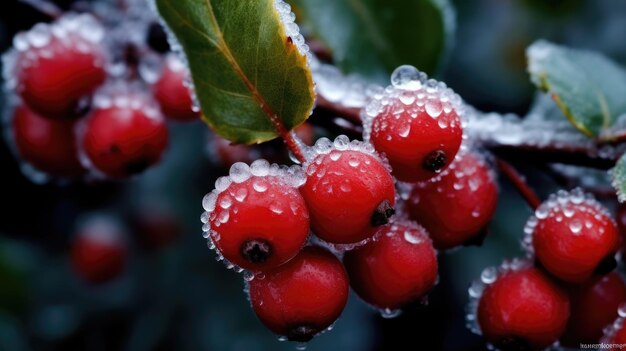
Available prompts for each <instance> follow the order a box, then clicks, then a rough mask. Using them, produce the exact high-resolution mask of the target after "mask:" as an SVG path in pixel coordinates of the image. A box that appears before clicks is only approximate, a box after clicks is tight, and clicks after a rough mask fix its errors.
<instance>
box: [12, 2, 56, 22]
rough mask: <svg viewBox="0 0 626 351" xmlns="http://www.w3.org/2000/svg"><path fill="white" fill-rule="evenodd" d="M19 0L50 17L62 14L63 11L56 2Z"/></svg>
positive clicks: (53, 17) (54, 17)
mask: <svg viewBox="0 0 626 351" xmlns="http://www.w3.org/2000/svg"><path fill="white" fill-rule="evenodd" d="M19 1H21V2H22V3H24V4H26V5H29V6H30V7H32V8H34V9H35V10H37V11H39V12H40V13H42V14H44V15H46V16H48V17H50V18H52V19H56V18H59V17H60V16H61V15H62V14H63V11H61V9H60V8H59V7H58V6H57V5H56V4H54V3H53V2H50V1H47V0H19Z"/></svg>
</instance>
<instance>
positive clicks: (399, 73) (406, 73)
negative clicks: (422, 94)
mask: <svg viewBox="0 0 626 351" xmlns="http://www.w3.org/2000/svg"><path fill="white" fill-rule="evenodd" d="M422 79H423V77H422V75H421V74H420V71H419V70H418V69H417V68H415V67H413V66H410V65H402V66H400V67H398V68H396V69H395V70H394V71H393V73H392V74H391V84H392V85H393V86H395V87H397V88H402V89H406V90H419V89H420V88H421V87H422Z"/></svg>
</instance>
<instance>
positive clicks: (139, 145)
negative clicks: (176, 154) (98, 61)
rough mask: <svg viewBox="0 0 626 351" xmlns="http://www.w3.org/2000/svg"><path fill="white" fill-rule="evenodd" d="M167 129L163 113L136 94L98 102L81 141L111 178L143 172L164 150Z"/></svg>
mask: <svg viewBox="0 0 626 351" xmlns="http://www.w3.org/2000/svg"><path fill="white" fill-rule="evenodd" d="M167 142H168V131H167V126H166V124H165V120H164V119H163V117H162V116H161V114H160V112H159V111H158V110H157V109H155V108H154V107H153V106H151V104H150V103H149V102H147V101H146V100H145V99H144V98H142V97H140V96H138V95H137V94H129V95H126V94H124V95H116V96H114V97H112V98H111V99H110V100H107V102H106V104H104V103H103V104H102V105H97V106H96V107H95V109H94V110H93V112H92V113H91V114H90V115H89V117H88V118H87V119H86V120H85V121H84V125H82V133H81V139H80V143H81V146H82V148H83V151H84V154H85V156H86V157H87V159H88V160H89V163H90V164H91V165H92V166H93V167H94V168H95V169H96V170H97V171H99V172H101V173H103V174H104V175H106V176H109V177H112V178H124V177H128V176H132V175H135V174H138V173H141V172H143V171H144V170H146V169H147V168H148V167H150V166H152V165H154V164H155V163H157V162H158V161H159V160H160V159H161V156H162V154H163V152H164V151H165V148H166V146H167Z"/></svg>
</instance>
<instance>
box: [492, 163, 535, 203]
mask: <svg viewBox="0 0 626 351" xmlns="http://www.w3.org/2000/svg"><path fill="white" fill-rule="evenodd" d="M496 165H497V166H498V169H499V170H500V173H502V174H503V175H504V176H505V177H506V178H507V179H508V180H509V182H511V184H512V185H513V186H514V187H515V188H516V189H517V191H518V192H519V193H520V195H522V197H523V198H524V200H526V202H527V203H528V205H529V206H530V208H531V209H532V210H533V211H534V210H536V209H537V208H538V207H539V205H541V199H539V196H537V194H536V193H535V191H534V190H533V189H531V188H530V186H528V183H526V180H525V179H524V177H523V176H522V175H521V174H519V173H518V172H517V170H516V169H515V168H514V167H513V166H512V165H511V164H510V163H508V162H506V161H504V160H502V159H500V158H498V159H496Z"/></svg>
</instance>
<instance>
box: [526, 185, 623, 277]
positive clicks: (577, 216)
mask: <svg viewBox="0 0 626 351" xmlns="http://www.w3.org/2000/svg"><path fill="white" fill-rule="evenodd" d="M525 231H526V233H527V234H528V236H527V238H526V239H525V244H526V249H528V250H529V251H534V253H535V256H536V258H537V260H538V261H539V262H540V263H541V264H542V265H543V266H544V267H545V268H546V270H548V271H549V272H550V273H552V274H553V275H554V276H556V277H558V278H559V279H562V280H564V281H567V282H573V283H581V282H584V281H585V280H587V279H589V278H590V277H591V276H592V275H593V274H594V273H598V274H606V273H608V272H609V271H611V270H613V268H615V258H614V256H615V252H616V251H617V249H618V245H619V235H618V233H617V228H616V225H615V222H613V220H612V219H611V217H610V216H609V214H608V212H607V210H606V209H605V208H604V207H603V206H602V205H601V204H600V203H598V202H597V201H595V200H594V199H593V198H591V196H590V195H587V196H586V195H585V194H584V193H583V192H582V191H581V190H580V189H575V190H573V191H571V192H569V193H568V192H566V191H563V190H562V191H559V192H558V194H557V195H551V196H550V198H549V199H548V200H547V201H546V202H544V203H543V204H542V205H541V206H540V207H539V208H538V209H537V210H536V211H535V216H534V217H531V218H530V219H529V220H528V223H527V225H526V229H525Z"/></svg>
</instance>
